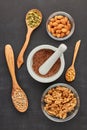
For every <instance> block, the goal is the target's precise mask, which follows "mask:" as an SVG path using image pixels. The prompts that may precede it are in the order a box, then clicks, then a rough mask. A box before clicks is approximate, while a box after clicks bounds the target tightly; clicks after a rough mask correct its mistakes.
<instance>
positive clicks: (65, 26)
mask: <svg viewBox="0 0 87 130" xmlns="http://www.w3.org/2000/svg"><path fill="white" fill-rule="evenodd" d="M71 27H72V26H71V22H70V20H69V19H68V17H66V16H63V15H58V16H54V17H53V18H51V19H50V20H49V22H48V25H47V29H48V31H49V32H50V33H51V34H52V35H53V36H54V37H57V38H63V37H65V36H67V35H69V34H70V31H71Z"/></svg>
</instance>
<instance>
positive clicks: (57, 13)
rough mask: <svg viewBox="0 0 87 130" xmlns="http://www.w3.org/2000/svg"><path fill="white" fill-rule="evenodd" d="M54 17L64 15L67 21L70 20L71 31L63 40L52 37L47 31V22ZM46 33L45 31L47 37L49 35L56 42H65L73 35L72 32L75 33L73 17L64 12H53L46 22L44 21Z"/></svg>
mask: <svg viewBox="0 0 87 130" xmlns="http://www.w3.org/2000/svg"><path fill="white" fill-rule="evenodd" d="M55 15H65V16H66V17H68V19H69V20H70V22H71V24H72V29H71V31H70V34H69V35H67V36H65V37H63V38H56V37H54V36H53V35H52V34H51V33H50V32H49V31H48V28H47V25H48V22H49V20H50V18H52V17H54V16H55ZM46 31H47V33H48V35H49V36H50V37H51V38H53V39H54V40H57V41H63V40H67V39H68V38H70V37H71V36H72V34H73V33H74V31H75V22H74V19H73V17H72V16H71V15H70V14H68V13H66V12H64V11H58V12H54V13H52V14H51V15H50V16H49V17H48V19H47V21H46Z"/></svg>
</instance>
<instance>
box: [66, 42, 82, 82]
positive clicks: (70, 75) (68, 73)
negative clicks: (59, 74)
mask: <svg viewBox="0 0 87 130" xmlns="http://www.w3.org/2000/svg"><path fill="white" fill-rule="evenodd" d="M80 43H81V40H79V41H77V43H76V45H75V50H74V55H73V60H72V64H71V66H70V67H69V68H68V69H67V71H66V73H65V79H66V80H67V81H68V82H72V81H73V80H74V79H75V77H76V71H75V67H74V64H75V60H76V56H77V53H78V50H79V47H80Z"/></svg>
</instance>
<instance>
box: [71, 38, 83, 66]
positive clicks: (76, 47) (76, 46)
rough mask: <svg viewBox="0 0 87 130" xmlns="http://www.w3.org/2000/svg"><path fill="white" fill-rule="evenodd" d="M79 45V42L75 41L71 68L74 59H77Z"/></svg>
mask: <svg viewBox="0 0 87 130" xmlns="http://www.w3.org/2000/svg"><path fill="white" fill-rule="evenodd" d="M80 43H81V40H79V41H77V42H76V45H75V49H74V55H73V61H72V65H73V66H74V63H75V60H76V57H77V53H78V50H79V47H80Z"/></svg>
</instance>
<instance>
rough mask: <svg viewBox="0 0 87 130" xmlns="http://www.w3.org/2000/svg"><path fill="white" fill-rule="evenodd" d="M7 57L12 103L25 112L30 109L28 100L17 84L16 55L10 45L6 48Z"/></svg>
mask: <svg viewBox="0 0 87 130" xmlns="http://www.w3.org/2000/svg"><path fill="white" fill-rule="evenodd" d="M5 57H6V61H7V65H8V68H9V72H10V74H11V77H12V85H13V87H12V94H11V98H12V102H13V104H14V106H15V108H16V109H17V110H18V111H19V112H25V111H26V110H27V109H28V99H27V96H26V94H25V93H24V91H23V90H22V89H21V87H20V86H19V85H18V83H17V80H16V75H15V65H14V64H15V63H14V53H13V49H12V47H11V45H9V44H7V45H6V46H5Z"/></svg>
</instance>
